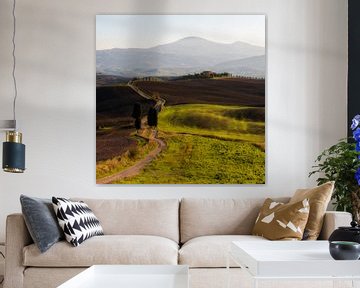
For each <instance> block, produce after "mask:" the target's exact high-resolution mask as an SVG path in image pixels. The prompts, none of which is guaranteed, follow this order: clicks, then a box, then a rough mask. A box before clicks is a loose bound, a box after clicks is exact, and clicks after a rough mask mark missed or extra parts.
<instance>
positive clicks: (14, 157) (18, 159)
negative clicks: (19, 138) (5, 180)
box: [2, 142, 25, 173]
mask: <svg viewBox="0 0 360 288" xmlns="http://www.w3.org/2000/svg"><path fill="white" fill-rule="evenodd" d="M2 159H3V165H2V167H3V169H4V171H6V172H12V173H22V172H24V170H25V145H24V144H22V143H17V142H4V143H3V158H2Z"/></svg>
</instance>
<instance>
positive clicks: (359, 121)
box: [351, 115, 360, 130]
mask: <svg viewBox="0 0 360 288" xmlns="http://www.w3.org/2000/svg"><path fill="white" fill-rule="evenodd" d="M359 124H360V115H356V116H355V117H354V118H353V119H352V124H351V130H355V129H356V128H357V127H358V126H359Z"/></svg>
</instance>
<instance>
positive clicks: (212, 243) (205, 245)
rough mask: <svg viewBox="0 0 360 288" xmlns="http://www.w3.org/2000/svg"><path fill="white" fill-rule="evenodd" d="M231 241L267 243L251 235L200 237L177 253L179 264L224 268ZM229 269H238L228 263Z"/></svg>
mask: <svg viewBox="0 0 360 288" xmlns="http://www.w3.org/2000/svg"><path fill="white" fill-rule="evenodd" d="M232 241H268V240H266V239H265V238H263V237H259V236H252V235H215V236H201V237H197V238H193V239H191V240H190V241H188V242H186V243H185V244H184V245H183V246H182V247H181V249H180V251H179V264H181V265H189V266H190V267H196V268H206V267H208V268H209V267H213V268H220V267H226V261H227V255H228V251H229V250H230V245H231V242H232ZM230 266H231V267H239V265H236V263H235V262H234V261H232V260H231V261H230Z"/></svg>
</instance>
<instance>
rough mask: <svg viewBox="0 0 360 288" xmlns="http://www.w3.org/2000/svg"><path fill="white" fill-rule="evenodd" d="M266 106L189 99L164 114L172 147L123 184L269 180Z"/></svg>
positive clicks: (162, 125)
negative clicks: (265, 122)
mask: <svg viewBox="0 0 360 288" xmlns="http://www.w3.org/2000/svg"><path fill="white" fill-rule="evenodd" d="M264 116H265V115H264V108H250V107H240V106H221V105H210V104H186V105H176V106H170V107H165V108H164V109H163V110H162V111H161V113H160V114H159V125H158V127H159V130H160V132H159V137H160V138H162V139H164V141H165V142H166V144H167V149H166V150H165V151H163V152H162V153H161V154H160V155H159V157H158V158H157V159H156V160H154V161H152V162H151V163H150V165H148V166H147V167H146V168H145V170H144V171H143V172H142V173H141V174H140V175H138V176H135V177H132V178H131V179H124V180H121V181H117V182H115V183H122V184H141V183H153V184H157V183H158V184H162V183H168V184H176V183H177V184H259V183H265V152H264V147H265V146H264V136H265V124H264V118H265V117H264Z"/></svg>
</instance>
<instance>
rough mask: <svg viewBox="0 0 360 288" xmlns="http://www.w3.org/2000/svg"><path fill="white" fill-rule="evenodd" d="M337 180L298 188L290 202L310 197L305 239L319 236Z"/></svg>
mask: <svg viewBox="0 0 360 288" xmlns="http://www.w3.org/2000/svg"><path fill="white" fill-rule="evenodd" d="M334 184H335V182H333V181H331V182H327V183H325V184H322V185H320V186H318V187H315V188H311V189H298V190H296V192H295V194H294V196H293V197H292V198H291V199H290V202H289V203H295V202H298V201H302V200H304V199H309V204H310V214H309V219H308V223H307V224H306V227H305V234H306V235H307V236H308V237H306V238H305V239H304V240H316V239H317V238H318V237H319V234H320V232H321V228H322V225H323V221H324V215H325V211H326V208H327V206H328V204H329V202H330V199H331V195H332V192H333V190H334Z"/></svg>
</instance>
